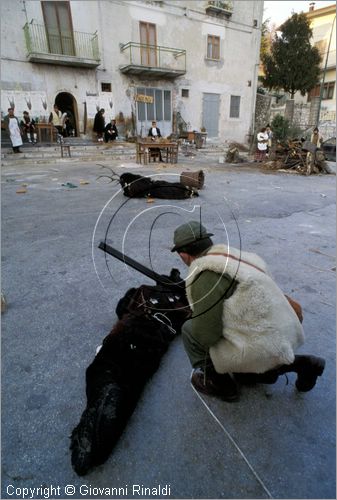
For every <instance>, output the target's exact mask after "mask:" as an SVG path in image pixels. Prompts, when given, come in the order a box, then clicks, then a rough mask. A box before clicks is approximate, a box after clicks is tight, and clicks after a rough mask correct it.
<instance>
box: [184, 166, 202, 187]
mask: <svg viewBox="0 0 337 500" xmlns="http://www.w3.org/2000/svg"><path fill="white" fill-rule="evenodd" d="M204 181H205V176H204V172H203V171H202V170H198V172H182V173H181V175H180V182H181V184H184V186H188V187H196V188H197V189H201V188H202V187H203V185H204Z"/></svg>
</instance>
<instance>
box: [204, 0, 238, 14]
mask: <svg viewBox="0 0 337 500" xmlns="http://www.w3.org/2000/svg"><path fill="white" fill-rule="evenodd" d="M232 13H233V2H231V1H230V0H228V1H221V0H208V2H207V5H206V14H211V15H216V16H225V17H230V16H231V15H232Z"/></svg>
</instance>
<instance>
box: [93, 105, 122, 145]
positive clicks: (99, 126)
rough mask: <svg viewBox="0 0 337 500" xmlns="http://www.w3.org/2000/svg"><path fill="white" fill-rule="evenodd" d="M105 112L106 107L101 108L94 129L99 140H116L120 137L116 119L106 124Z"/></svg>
mask: <svg viewBox="0 0 337 500" xmlns="http://www.w3.org/2000/svg"><path fill="white" fill-rule="evenodd" d="M104 114H105V109H104V108H101V109H100V110H98V111H97V113H96V115H95V119H94V127H93V131H94V132H96V135H97V141H98V142H103V141H105V142H109V141H115V140H116V139H117V137H118V130H117V126H116V120H111V121H110V122H109V123H108V124H105V117H104Z"/></svg>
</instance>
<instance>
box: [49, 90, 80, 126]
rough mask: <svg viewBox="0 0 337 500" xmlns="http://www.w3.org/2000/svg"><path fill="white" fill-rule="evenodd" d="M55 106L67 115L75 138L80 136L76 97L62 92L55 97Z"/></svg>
mask: <svg viewBox="0 0 337 500" xmlns="http://www.w3.org/2000/svg"><path fill="white" fill-rule="evenodd" d="M55 104H56V106H57V107H58V108H59V110H61V111H62V113H67V115H68V116H69V120H70V122H71V124H72V126H73V128H74V130H75V136H78V132H79V130H78V110H77V102H76V99H75V97H74V96H73V95H71V94H69V93H68V92H60V93H59V94H57V96H56V97H55Z"/></svg>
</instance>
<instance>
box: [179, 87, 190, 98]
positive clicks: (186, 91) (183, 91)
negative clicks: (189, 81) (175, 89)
mask: <svg viewBox="0 0 337 500" xmlns="http://www.w3.org/2000/svg"><path fill="white" fill-rule="evenodd" d="M189 92H190V91H189V89H181V97H188V95H189Z"/></svg>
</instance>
